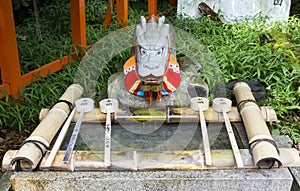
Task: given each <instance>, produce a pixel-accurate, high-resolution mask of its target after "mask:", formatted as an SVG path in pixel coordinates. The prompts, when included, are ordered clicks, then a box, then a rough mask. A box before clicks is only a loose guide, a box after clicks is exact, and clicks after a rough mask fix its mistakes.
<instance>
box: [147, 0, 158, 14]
mask: <svg viewBox="0 0 300 191" xmlns="http://www.w3.org/2000/svg"><path fill="white" fill-rule="evenodd" d="M156 12H157V1H156V0H148V13H149V15H156Z"/></svg>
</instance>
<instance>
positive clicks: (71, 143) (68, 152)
mask: <svg viewBox="0 0 300 191" xmlns="http://www.w3.org/2000/svg"><path fill="white" fill-rule="evenodd" d="M83 114H84V111H81V112H80V114H79V117H78V120H77V122H76V124H75V127H74V130H73V133H72V136H71V138H70V141H69V144H68V147H67V150H66V154H65V156H64V159H63V162H64V163H65V164H67V163H69V160H70V157H71V153H72V151H73V149H74V146H75V143H76V140H77V136H78V133H79V130H80V126H81V122H82V118H83Z"/></svg>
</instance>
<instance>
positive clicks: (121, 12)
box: [117, 0, 128, 26]
mask: <svg viewBox="0 0 300 191" xmlns="http://www.w3.org/2000/svg"><path fill="white" fill-rule="evenodd" d="M117 21H118V23H119V24H122V25H125V26H127V25H128V22H127V21H128V0H117Z"/></svg>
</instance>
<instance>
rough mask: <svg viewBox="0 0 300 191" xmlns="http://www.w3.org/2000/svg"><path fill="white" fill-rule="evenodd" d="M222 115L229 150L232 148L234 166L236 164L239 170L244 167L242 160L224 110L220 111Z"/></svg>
mask: <svg viewBox="0 0 300 191" xmlns="http://www.w3.org/2000/svg"><path fill="white" fill-rule="evenodd" d="M222 113H223V117H224V121H225V126H226V130H227V134H228V136H229V140H230V144H231V148H232V151H233V155H234V158H235V161H236V164H237V166H238V167H239V168H241V167H244V164H243V159H242V157H241V153H240V150H239V147H238V145H237V142H236V139H235V137H234V133H233V130H232V126H231V124H230V121H229V118H228V116H227V113H226V111H225V110H222Z"/></svg>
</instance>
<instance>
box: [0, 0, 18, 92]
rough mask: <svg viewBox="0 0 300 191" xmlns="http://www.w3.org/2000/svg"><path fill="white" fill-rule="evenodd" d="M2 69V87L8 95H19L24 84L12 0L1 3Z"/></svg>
mask: <svg viewBox="0 0 300 191" xmlns="http://www.w3.org/2000/svg"><path fill="white" fill-rule="evenodd" d="M0 69H1V77H2V83H3V85H2V86H1V87H4V88H5V89H6V91H7V93H10V94H12V95H14V96H17V95H19V89H20V88H21V84H22V82H21V69H20V62H19V55H18V47H17V39H16V30H15V23H14V17H13V9H12V2H11V1H10V0H5V1H0ZM8 87H9V88H8Z"/></svg>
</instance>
